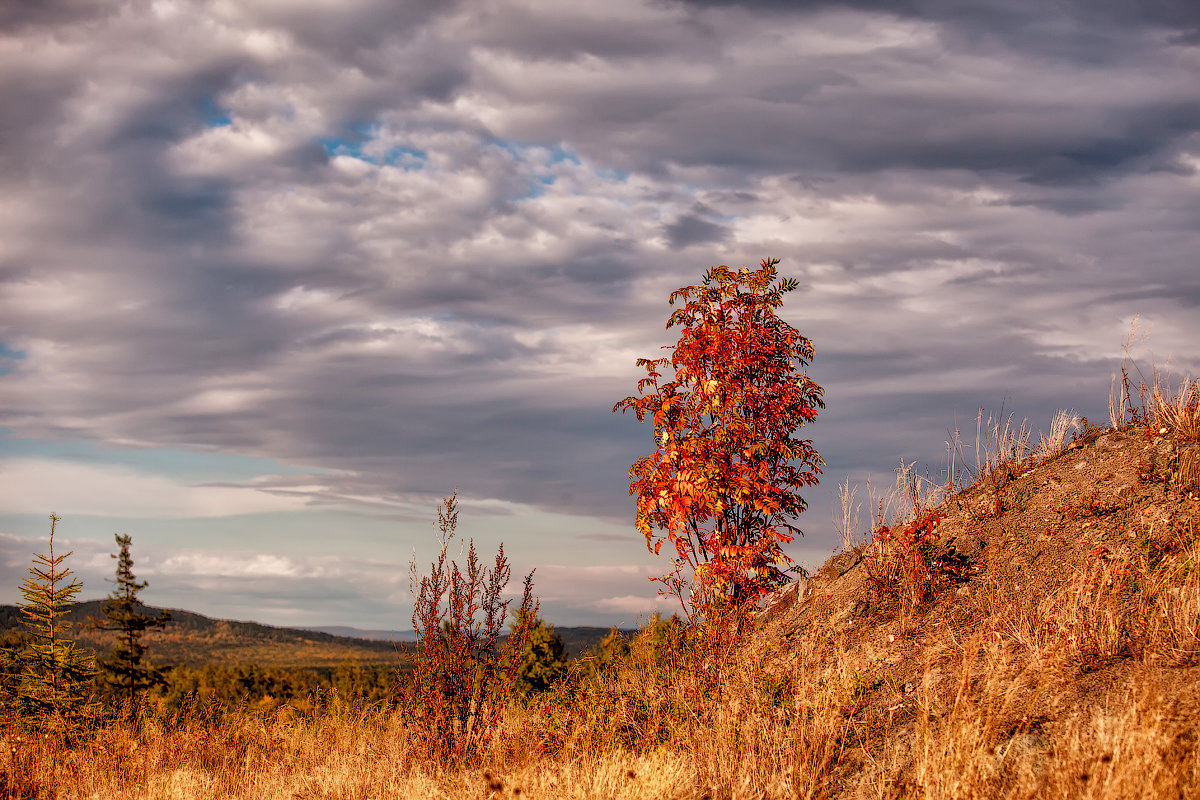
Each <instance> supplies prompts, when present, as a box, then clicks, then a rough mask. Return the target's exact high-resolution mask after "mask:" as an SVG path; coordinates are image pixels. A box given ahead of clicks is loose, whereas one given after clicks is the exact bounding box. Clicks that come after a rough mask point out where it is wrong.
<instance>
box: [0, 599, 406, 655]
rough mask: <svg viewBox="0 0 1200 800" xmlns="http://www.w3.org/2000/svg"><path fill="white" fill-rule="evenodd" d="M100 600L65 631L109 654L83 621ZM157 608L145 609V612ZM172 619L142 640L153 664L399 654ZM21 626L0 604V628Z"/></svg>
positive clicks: (276, 631) (346, 641) (353, 642)
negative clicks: (162, 627)
mask: <svg viewBox="0 0 1200 800" xmlns="http://www.w3.org/2000/svg"><path fill="white" fill-rule="evenodd" d="M103 604H104V601H102V600H89V601H87V602H84V603H80V604H79V605H77V606H76V607H75V608H74V609H72V611H71V613H70V615H69V616H68V618H69V619H70V620H71V621H72V622H74V623H77V624H76V626H75V627H74V628H72V629H71V630H70V631H69V636H70V637H71V638H73V639H74V640H75V641H76V642H78V643H79V644H80V645H81V646H82V647H86V648H88V649H89V650H92V651H93V652H97V653H99V654H101V655H107V654H108V652H109V650H111V649H112V645H113V641H114V638H115V634H114V633H112V632H109V631H97V630H91V629H88V628H86V627H84V626H83V624H82V623H86V621H87V620H88V619H89V618H91V617H98V618H102V617H103V612H102V611H101V608H102V606H103ZM158 611H159V609H156V608H149V609H147V613H157V612H158ZM170 611H171V622H170V623H169V624H168V625H167V627H166V628H165V629H163V630H152V631H147V632H146V635H145V637H144V638H143V640H142V641H143V642H144V643H145V644H146V647H147V653H146V656H147V660H148V661H149V662H150V663H151V664H155V665H159V666H166V665H176V664H181V665H186V666H190V667H198V666H202V665H204V664H250V663H255V664H259V665H260V666H264V667H265V666H271V667H333V666H337V665H338V664H341V663H344V662H347V661H351V662H355V661H356V662H359V663H363V664H394V663H396V662H397V660H399V659H400V658H401V653H400V650H399V647H398V646H397V645H395V644H393V643H392V642H380V641H370V640H365V639H356V638H351V637H347V636H335V635H332V634H329V633H322V632H320V631H306V630H296V629H294V628H275V627H272V626H270V625H260V624H259V623H257V622H235V621H231V620H223V619H212V618H210V617H206V616H204V615H203V614H196V613H193V612H191V611H183V610H181V609H170ZM19 625H20V612H19V611H18V609H17V607H16V606H8V605H0V632H3V631H5V630H8V629H10V628H14V627H18V626H19Z"/></svg>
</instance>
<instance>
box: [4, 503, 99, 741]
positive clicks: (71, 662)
mask: <svg viewBox="0 0 1200 800" xmlns="http://www.w3.org/2000/svg"><path fill="white" fill-rule="evenodd" d="M58 521H59V517H58V515H57V514H51V515H50V546H49V549H48V551H47V553H46V554H42V553H35V554H34V558H33V566H31V567H30V568H29V576H28V577H27V578H25V582H24V583H22V584H21V595H22V596H23V597H24V598H25V602H24V603H20V604H18V608H19V609H20V611H21V613H22V614H23V615H24V617H25V618H24V619H23V620H22V622H23V624H24V626H25V631H26V633H27V634H28V644H27V645H26V646H25V647H24V648H23V649H21V650H14V651H9V652H8V653H7V654H6V655H8V657H9V661H10V663H11V664H12V665H13V666H14V667H15V668H16V670H15V671H16V676H17V678H16V690H15V692H14V698H13V700H14V705H15V706H16V710H17V712H18V713H19V714H21V715H22V716H24V717H25V718H26V719H27V720H29V721H30V722H33V723H34V724H35V725H40V726H42V727H63V728H66V729H68V730H69V729H71V728H73V727H76V726H77V725H78V723H79V722H81V721H82V720H84V719H86V718H87V717H88V716H90V715H91V714H92V712H93V711H94V709H95V706H94V702H93V700H92V695H91V687H92V681H93V679H94V678H95V675H96V666H95V661H94V659H93V658H92V656H91V655H89V654H88V653H86V652H84V651H83V650H81V649H79V648H78V647H77V646H76V644H75V642H73V641H71V640H70V639H68V638H67V636H66V632H67V631H68V630H69V629H70V628H71V623H70V622H68V621H67V620H66V619H65V616H66V614H67V613H68V612H69V611H70V610H71V607H72V606H73V605H75V601H74V599H73V598H74V597H75V595H76V594H78V593H79V590H80V589H82V588H83V584H82V583H80V582H79V581H78V580H70V581H68V579H69V578H71V576H72V574H73V573H72V572H71V570H69V569H66V568H65V567H63V565H62V564H63V561H64V560H65V559H66V558H67V556H69V555H71V553H70V552H67V553H63V554H61V555H57V556H56V555H54V531H55V527H56V525H57V524H58Z"/></svg>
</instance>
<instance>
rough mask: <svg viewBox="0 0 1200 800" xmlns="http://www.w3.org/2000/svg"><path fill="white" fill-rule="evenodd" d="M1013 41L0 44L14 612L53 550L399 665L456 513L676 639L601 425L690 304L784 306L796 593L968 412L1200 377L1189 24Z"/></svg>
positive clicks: (715, 4) (509, 12)
mask: <svg viewBox="0 0 1200 800" xmlns="http://www.w3.org/2000/svg"><path fill="white" fill-rule="evenodd" d="M1044 6H1045V4H1041V3H1034V2H1021V1H1018V2H1009V3H988V2H982V3H978V4H974V5H970V6H967V7H964V8H961V9H957V8H956V9H950V8H949V7H947V6H946V5H945V4H942V3H938V2H933V0H914V2H910V3H905V4H900V5H899V6H897V7H896V8H895V9H892V10H886V11H885V10H881V6H880V4H878V3H876V2H864V1H863V0H844V1H843V2H836V1H835V2H811V3H810V2H776V1H774V0H754V1H753V2H745V3H734V2H725V0H666V1H665V2H662V1H660V0H619V2H617V3H613V4H606V5H605V6H603V7H585V6H580V5H575V4H562V3H554V2H545V0H489V2H486V3H484V2H474V1H472V2H466V1H465V0H450V1H449V2H438V3H428V2H416V3H404V4H395V3H391V2H382V1H381V0H346V2H343V3H339V4H337V6H336V8H335V7H333V6H330V7H328V8H324V7H308V8H300V7H291V6H289V5H288V4H279V3H257V4H251V5H250V6H246V7H243V6H236V7H235V6H233V5H227V4H226V5H221V4H218V5H215V6H214V5H212V4H205V3H202V2H200V1H199V0H172V2H163V3H155V4H145V3H138V2H134V1H133V0H122V2H118V3H111V4H100V5H95V4H92V5H87V4H83V5H78V4H77V5H72V6H70V7H63V8H59V9H57V10H54V11H47V10H45V9H41V7H40V6H37V5H36V4H29V5H27V6H21V7H13V8H10V9H6V10H0V75H2V76H4V77H3V78H0V97H3V98H4V102H2V103H0V132H2V133H0V187H2V188H3V190H4V191H3V193H0V197H3V198H4V200H0V204H2V205H3V208H4V212H5V213H3V214H0V602H3V603H13V602H16V600H17V599H18V598H19V585H20V582H21V580H22V579H23V577H24V575H25V574H26V568H27V567H28V566H29V563H30V560H29V559H30V556H31V555H32V553H33V552H40V551H41V549H42V547H43V546H44V542H45V537H46V534H47V532H48V530H49V523H48V521H47V517H48V515H49V514H51V513H52V512H54V513H58V514H59V515H61V516H62V522H61V523H59V527H58V533H57V534H56V537H55V538H56V545H60V546H62V547H63V548H64V550H66V549H74V551H75V555H74V556H73V557H72V559H70V560H68V563H67V565H68V566H69V567H70V568H71V569H72V570H74V571H75V572H76V573H77V574H78V575H79V576H80V578H81V579H82V580H83V581H84V588H85V591H87V590H89V587H101V586H106V585H107V584H103V583H101V581H103V580H106V579H111V577H112V572H113V565H114V563H115V562H113V561H112V560H111V559H110V558H109V555H110V554H111V553H113V552H115V546H114V544H113V535H114V534H115V533H125V534H129V535H131V536H132V537H133V544H132V550H131V552H132V556H133V558H134V572H135V574H136V575H137V576H138V578H139V579H142V580H147V581H148V582H149V587H148V588H147V590H146V591H145V593H144V596H143V599H144V600H145V601H146V602H147V603H149V604H152V605H156V606H164V607H177V608H182V609H194V610H195V611H196V613H203V614H205V615H206V616H212V617H214V618H223V619H250V618H253V619H254V620H255V621H258V622H260V623H262V624H269V625H278V626H285V627H292V626H294V625H293V623H294V622H295V621H296V620H299V619H303V620H309V621H310V624H312V625H335V624H348V623H346V622H345V620H348V619H353V620H357V621H356V622H355V623H354V626H355V627H364V628H368V629H369V628H391V627H393V625H392V624H391V623H389V622H388V620H396V619H401V620H407V619H408V618H409V617H410V616H411V609H412V600H411V597H410V595H409V587H408V565H409V562H410V559H414V558H415V559H416V562H417V564H418V565H419V567H421V568H423V567H424V566H425V565H427V564H428V563H429V561H430V560H431V558H432V557H433V554H434V549H435V545H436V539H435V536H434V533H435V531H434V527H433V522H434V521H435V520H436V508H437V504H438V501H439V499H440V498H441V497H443V496H445V495H448V494H450V493H451V492H452V491H454V490H455V488H456V487H458V489H459V500H460V504H461V511H462V515H461V518H460V523H459V526H460V527H459V537H460V541H462V542H465V541H466V540H467V539H468V538H473V539H474V541H475V543H476V546H477V547H478V550H479V553H480V555H481V559H482V560H483V561H484V562H485V563H488V562H490V560H491V557H492V555H493V554H494V553H495V552H496V549H497V547H498V546H499V544H500V543H501V542H503V543H504V545H505V549H506V553H507V554H508V556H509V560H510V562H511V563H512V572H513V580H512V582H511V583H510V584H509V589H510V591H513V592H515V591H518V590H519V587H520V578H521V577H522V576H523V575H524V574H525V573H527V572H528V571H529V570H530V569H536V573H535V576H534V590H535V594H537V595H539V596H540V597H541V600H542V603H543V607H542V608H543V612H544V614H543V615H546V614H553V616H554V617H555V620H553V621H556V622H557V623H558V624H562V625H564V626H576V625H596V626H599V627H606V626H608V625H609V624H619V625H621V626H623V627H627V626H631V625H632V624H633V623H634V622H635V621H636V620H637V619H639V618H641V619H645V618H648V617H649V615H650V614H652V613H653V612H654V611H655V610H662V611H663V612H664V613H671V612H673V611H674V610H676V609H677V608H678V603H677V602H676V601H675V600H672V599H667V600H664V599H662V598H659V597H657V595H656V592H657V588H658V586H657V584H654V583H652V582H651V581H650V580H649V579H650V578H651V577H652V576H654V575H658V574H662V573H664V572H667V571H668V570H669V568H670V565H669V562H668V561H667V560H666V559H657V558H655V557H653V556H652V555H651V554H649V553H648V552H647V551H646V547H645V543H644V541H643V539H642V537H641V535H640V534H638V532H637V531H636V530H635V529H634V526H633V515H634V506H633V500H632V499H631V498H630V497H629V496H628V493H627V487H628V482H627V480H626V475H627V470H628V469H629V466H630V464H632V463H633V462H634V461H635V460H636V459H637V458H639V457H641V456H643V455H646V454H647V453H649V452H650V451H651V449H652V448H653V447H654V442H653V440H652V435H651V432H650V430H649V428H648V426H646V425H639V424H638V423H637V422H636V420H634V419H633V417H632V416H630V415H628V414H625V415H622V414H613V413H610V409H611V408H612V406H613V404H614V403H616V402H617V401H618V400H620V399H621V398H623V397H625V396H627V395H630V394H633V393H634V391H635V384H636V382H637V380H638V379H639V378H640V377H641V373H640V371H639V369H638V368H637V367H636V366H635V359H636V358H638V357H654V356H656V355H658V354H659V353H660V352H661V350H660V348H661V347H662V346H664V345H669V344H672V343H673V342H674V341H675V339H676V335H673V334H677V332H676V331H664V328H663V326H664V323H665V322H666V319H667V317H668V315H669V313H670V310H671V309H670V307H669V306H668V296H669V294H670V293H671V292H672V291H673V290H675V289H676V288H678V287H681V286H686V285H691V284H695V283H698V282H699V281H700V280H701V278H702V276H703V274H704V272H705V270H706V269H707V268H708V267H710V266H713V265H718V264H727V265H729V266H731V267H735V268H736V267H740V266H749V267H754V266H755V265H757V264H758V263H759V261H760V260H761V259H763V258H766V257H777V258H780V259H782V263H781V264H780V265H779V272H780V275H781V276H788V277H794V278H796V279H797V280H798V281H799V284H800V286H799V288H798V289H797V290H796V291H794V292H791V293H789V294H788V295H787V296H786V299H785V303H784V305H783V307H782V308H781V309H780V312H779V313H780V316H781V317H782V318H783V319H785V320H786V321H787V322H789V323H790V324H792V325H793V326H795V327H796V328H797V329H798V330H799V331H800V332H801V333H802V334H804V335H805V336H807V337H808V338H810V339H811V340H812V342H813V344H814V346H815V349H816V356H815V359H814V360H813V362H812V364H811V365H810V366H809V367H808V370H807V371H808V373H809V374H810V375H811V376H812V378H813V379H814V380H815V381H816V382H817V383H819V384H820V385H822V386H823V387H824V389H825V401H826V403H827V407H826V409H825V410H824V411H822V412H821V413H820V414H819V415H818V416H817V419H816V421H815V423H813V424H812V425H811V426H810V427H806V428H804V429H803V430H802V432H801V434H802V436H803V437H804V438H809V439H811V440H812V441H813V443H814V445H815V447H816V449H817V451H818V452H820V454H821V455H822V456H823V457H824V458H825V461H826V465H827V466H826V468H825V471H824V474H823V476H822V480H821V483H820V484H819V486H816V487H813V489H812V490H810V491H806V492H803V493H802V495H803V497H804V498H805V499H806V500H807V501H808V502H809V509H808V511H806V512H805V513H804V514H803V515H801V517H800V518H799V520H798V524H799V526H800V527H801V528H802V529H803V530H804V531H805V536H804V538H802V539H798V540H797V541H796V542H795V543H793V544H792V545H790V546H788V547H786V548H785V550H786V552H787V553H788V554H789V555H790V556H791V557H792V558H794V559H795V560H796V561H797V562H798V563H799V564H801V565H804V566H808V567H814V566H816V565H819V564H820V563H822V562H823V561H824V560H825V559H826V557H827V556H828V555H829V554H830V553H832V552H833V551H834V549H835V547H836V546H837V545H838V544H839V541H838V535H837V531H836V525H835V523H834V519H833V515H834V511H835V509H836V507H837V499H836V487H837V485H838V484H840V483H842V482H843V481H847V480H849V481H850V482H851V483H852V484H859V485H861V484H863V483H864V482H865V481H866V480H867V479H868V478H870V480H871V482H872V484H873V485H874V486H875V487H876V488H883V487H886V486H887V485H889V484H890V483H891V482H892V480H893V470H894V468H895V467H896V466H897V463H898V462H900V461H901V460H903V461H904V462H905V463H913V462H915V463H916V464H917V469H918V470H920V471H924V469H926V468H928V469H929V470H930V472H931V473H932V474H933V475H934V476H935V477H936V476H937V474H939V473H940V472H941V471H943V470H944V469H945V465H946V457H947V447H946V443H947V441H948V439H950V438H951V436H952V431H953V430H955V429H961V430H962V431H963V438H964V439H965V440H967V441H970V440H971V439H972V438H973V431H972V430H971V428H972V427H973V424H972V423H973V422H974V419H975V415H976V412H977V409H980V408H984V409H987V410H988V411H989V412H991V413H993V414H1000V415H1007V414H1009V413H1010V412H1011V413H1012V414H1013V415H1014V418H1015V420H1018V421H1019V420H1021V419H1028V420H1029V421H1030V424H1031V427H1032V428H1034V429H1035V430H1037V429H1042V430H1045V429H1046V428H1047V427H1048V426H1049V422H1050V419H1051V417H1052V415H1053V414H1054V413H1055V412H1057V411H1059V410H1070V411H1073V412H1074V413H1075V414H1078V415H1080V416H1087V417H1089V418H1090V419H1091V420H1092V421H1093V422H1095V421H1098V420H1100V421H1103V422H1104V423H1105V424H1106V423H1107V419H1108V406H1107V403H1108V393H1109V389H1110V382H1111V380H1112V378H1113V376H1114V375H1115V374H1117V373H1118V371H1119V369H1120V367H1121V364H1122V359H1123V358H1124V357H1125V355H1126V350H1125V344H1126V338H1127V336H1128V335H1129V333H1130V330H1131V327H1132V326H1134V322H1135V320H1139V319H1140V327H1139V328H1138V331H1139V334H1147V333H1148V334H1149V338H1148V339H1143V338H1142V337H1141V336H1140V335H1139V336H1138V337H1135V339H1133V340H1132V341H1131V342H1130V346H1131V347H1132V354H1133V355H1134V357H1135V358H1136V359H1137V360H1138V363H1139V364H1140V365H1141V367H1142V369H1143V370H1145V371H1146V373H1147V374H1148V373H1149V372H1150V371H1151V370H1152V369H1153V368H1155V367H1157V366H1164V367H1166V368H1168V369H1169V370H1170V371H1171V372H1172V373H1173V374H1175V375H1179V376H1182V375H1192V376H1195V375H1198V374H1200V352H1198V351H1197V348H1196V342H1197V341H1200V314H1197V313H1196V309H1197V308H1198V307H1200V272H1198V270H1197V265H1196V257H1195V254H1196V253H1197V252H1200V230H1198V229H1197V226H1196V224H1195V223H1196V209H1197V208H1200V82H1198V81H1196V79H1195V76H1196V69H1197V66H1198V65H1200V6H1197V4H1195V3H1194V2H1191V0H1166V2H1162V3H1158V4H1156V5H1155V7H1154V8H1153V9H1145V8H1132V7H1126V5H1125V4H1108V7H1104V8H1096V7H1095V4H1093V3H1087V2H1084V0H1067V2H1064V3H1060V4H1056V5H1055V7H1054V8H1046V7H1044ZM865 499H866V498H865V497H864V496H863V495H860V500H865ZM56 549H57V547H56ZM610 621H611V622H610Z"/></svg>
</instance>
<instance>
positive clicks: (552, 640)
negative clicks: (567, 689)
mask: <svg viewBox="0 0 1200 800" xmlns="http://www.w3.org/2000/svg"><path fill="white" fill-rule="evenodd" d="M519 624H520V620H519V619H518V620H517V621H516V622H514V623H513V626H512V627H513V629H514V630H515V629H516V627H517V626H518V625H519ZM568 666H569V663H568V661H567V648H566V646H565V645H564V644H563V640H562V637H561V636H559V635H558V632H557V631H556V630H554V626H552V625H548V624H547V623H546V621H545V620H543V619H542V618H541V617H538V618H537V619H535V620H534V622H533V627H532V628H531V629H530V632H529V642H528V644H526V645H525V657H524V660H523V661H522V663H521V667H520V669H519V670H518V671H517V691H518V692H519V693H520V694H522V695H525V696H528V695H531V694H534V693H537V692H544V691H546V690H547V689H549V688H550V686H551V685H553V684H554V682H555V681H557V680H559V679H560V678H562V677H563V676H564V675H566V674H567V668H568Z"/></svg>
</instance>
